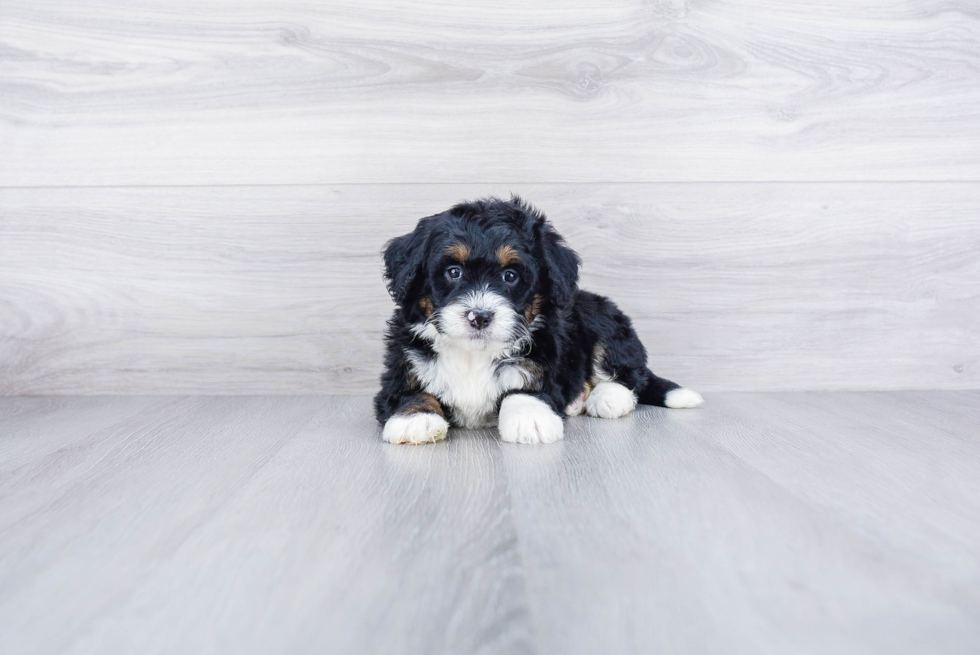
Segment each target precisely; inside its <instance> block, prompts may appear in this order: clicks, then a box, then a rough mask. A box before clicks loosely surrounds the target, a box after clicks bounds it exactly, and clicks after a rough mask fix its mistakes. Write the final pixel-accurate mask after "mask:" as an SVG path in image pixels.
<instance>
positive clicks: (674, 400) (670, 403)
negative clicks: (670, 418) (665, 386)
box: [664, 387, 704, 409]
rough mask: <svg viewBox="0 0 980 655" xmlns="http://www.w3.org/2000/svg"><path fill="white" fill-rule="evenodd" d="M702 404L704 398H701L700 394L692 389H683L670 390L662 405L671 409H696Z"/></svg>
mask: <svg viewBox="0 0 980 655" xmlns="http://www.w3.org/2000/svg"><path fill="white" fill-rule="evenodd" d="M703 402H704V398H702V397H701V394H699V393H698V392H697V391H694V390H693V389H685V388H684V387H681V388H680V389H671V390H670V391H668V392H667V395H666V396H665V397H664V405H666V406H667V407H670V408H672V409H688V408H691V407H697V406H698V405H700V404H701V403H703Z"/></svg>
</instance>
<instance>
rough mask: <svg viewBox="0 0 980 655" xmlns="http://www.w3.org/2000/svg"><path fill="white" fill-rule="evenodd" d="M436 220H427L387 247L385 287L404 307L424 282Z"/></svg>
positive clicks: (387, 244) (385, 252)
mask: <svg viewBox="0 0 980 655" xmlns="http://www.w3.org/2000/svg"><path fill="white" fill-rule="evenodd" d="M433 218H434V217H432V216H430V217H428V218H423V219H422V220H420V221H419V224H418V225H417V226H416V227H415V230H414V231H412V232H409V233H408V234H406V235H404V236H400V237H395V238H394V239H392V240H391V241H389V242H388V243H386V244H385V249H384V261H385V286H387V287H388V293H389V294H390V295H391V297H392V299H394V301H395V302H396V303H398V304H399V305H401V306H403V307H404V306H405V301H406V299H407V298H408V297H409V295H410V294H411V292H412V291H413V289H415V290H417V288H418V287H419V286H420V284H421V283H422V281H423V280H424V277H425V275H424V273H425V264H426V259H427V258H426V255H427V254H428V250H429V235H430V234H431V232H432V230H431V224H432V220H433Z"/></svg>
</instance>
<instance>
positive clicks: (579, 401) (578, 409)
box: [565, 391, 589, 416]
mask: <svg viewBox="0 0 980 655" xmlns="http://www.w3.org/2000/svg"><path fill="white" fill-rule="evenodd" d="M588 397H589V392H588V391H583V392H582V393H580V394H579V395H578V398H576V399H575V400H573V401H572V402H571V403H569V405H568V407H566V408H565V414H567V415H568V416H578V415H579V414H581V413H582V412H584V411H585V399H586V398H588Z"/></svg>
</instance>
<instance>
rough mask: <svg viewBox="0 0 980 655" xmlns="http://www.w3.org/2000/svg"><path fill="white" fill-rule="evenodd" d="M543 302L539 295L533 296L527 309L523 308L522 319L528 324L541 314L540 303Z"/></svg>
mask: <svg viewBox="0 0 980 655" xmlns="http://www.w3.org/2000/svg"><path fill="white" fill-rule="evenodd" d="M543 302H544V298H542V297H541V294H539V293H536V294H534V300H532V301H531V302H529V303H528V304H527V307H525V308H524V318H526V319H527V322H528V323H530V322H531V321H533V320H534V318H535V317H536V316H537V315H538V314H540V313H541V303H543Z"/></svg>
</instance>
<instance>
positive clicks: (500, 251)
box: [497, 244, 521, 266]
mask: <svg viewBox="0 0 980 655" xmlns="http://www.w3.org/2000/svg"><path fill="white" fill-rule="evenodd" d="M497 261H498V262H500V265H501V266H510V265H511V264H516V263H517V262H519V261H521V256H520V255H519V254H518V252H517V249H516V248H514V246H512V245H510V244H508V245H506V246H500V247H499V248H497Z"/></svg>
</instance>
